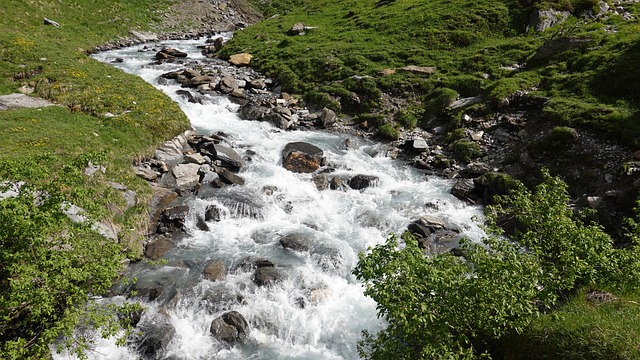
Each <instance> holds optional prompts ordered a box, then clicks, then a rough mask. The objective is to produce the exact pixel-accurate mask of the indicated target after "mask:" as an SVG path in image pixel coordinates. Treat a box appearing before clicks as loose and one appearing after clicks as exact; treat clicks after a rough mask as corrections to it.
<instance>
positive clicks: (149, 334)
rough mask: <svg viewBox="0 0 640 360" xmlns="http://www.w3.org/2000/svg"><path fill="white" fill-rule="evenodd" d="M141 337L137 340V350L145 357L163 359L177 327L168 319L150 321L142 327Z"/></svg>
mask: <svg viewBox="0 0 640 360" xmlns="http://www.w3.org/2000/svg"><path fill="white" fill-rule="evenodd" d="M140 330H141V332H142V335H141V338H140V339H139V340H137V341H135V342H137V346H136V348H137V350H138V352H139V353H140V354H142V355H143V356H144V357H145V358H149V359H161V358H163V356H164V355H165V354H166V351H167V346H168V345H169V343H170V342H171V340H173V338H174V337H175V335H176V329H175V328H174V327H173V325H171V323H169V322H168V321H166V320H164V319H163V320H160V321H155V322H149V323H146V324H143V326H141V327H140Z"/></svg>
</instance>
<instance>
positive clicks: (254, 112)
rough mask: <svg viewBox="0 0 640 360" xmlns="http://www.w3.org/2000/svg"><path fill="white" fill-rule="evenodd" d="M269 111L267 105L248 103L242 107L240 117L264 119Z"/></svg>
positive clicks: (244, 118)
mask: <svg viewBox="0 0 640 360" xmlns="http://www.w3.org/2000/svg"><path fill="white" fill-rule="evenodd" d="M267 113H269V109H268V108H267V107H264V106H261V105H259V104H255V103H251V102H250V103H248V104H246V105H243V106H242V107H241V108H240V112H239V113H238V115H240V118H241V119H243V120H262V119H264V117H265V116H266V114H267Z"/></svg>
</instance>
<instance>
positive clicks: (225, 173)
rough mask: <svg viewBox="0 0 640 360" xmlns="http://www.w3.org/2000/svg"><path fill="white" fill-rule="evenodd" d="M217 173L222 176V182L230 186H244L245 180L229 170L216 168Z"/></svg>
mask: <svg viewBox="0 0 640 360" xmlns="http://www.w3.org/2000/svg"><path fill="white" fill-rule="evenodd" d="M214 170H215V172H216V173H217V174H218V175H220V178H221V179H222V181H224V182H225V183H227V184H230V185H244V179H243V178H242V177H240V176H238V175H236V174H234V173H233V172H231V171H230V170H229V169H227V168H223V167H219V166H215V167H214Z"/></svg>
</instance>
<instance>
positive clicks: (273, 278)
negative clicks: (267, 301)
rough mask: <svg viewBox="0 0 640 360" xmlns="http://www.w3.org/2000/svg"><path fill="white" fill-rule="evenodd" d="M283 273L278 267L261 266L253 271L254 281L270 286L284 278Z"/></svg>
mask: <svg viewBox="0 0 640 360" xmlns="http://www.w3.org/2000/svg"><path fill="white" fill-rule="evenodd" d="M283 277H284V275H283V273H282V272H281V271H280V270H278V269H277V268H276V267H271V266H260V267H258V268H257V269H256V271H255V272H254V273H253V282H254V283H255V284H256V285H258V286H269V285H273V284H275V283H276V282H278V281H280V280H282V279H283Z"/></svg>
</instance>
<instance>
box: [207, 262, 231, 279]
mask: <svg viewBox="0 0 640 360" xmlns="http://www.w3.org/2000/svg"><path fill="white" fill-rule="evenodd" d="M225 274H226V269H225V266H224V264H223V263H221V262H220V261H213V262H211V263H210V264H209V265H207V267H206V268H204V271H202V275H204V277H205V278H207V279H209V280H211V281H220V280H224V276H225Z"/></svg>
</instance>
